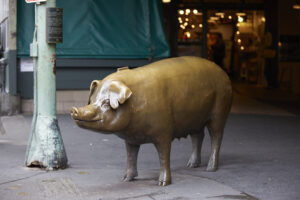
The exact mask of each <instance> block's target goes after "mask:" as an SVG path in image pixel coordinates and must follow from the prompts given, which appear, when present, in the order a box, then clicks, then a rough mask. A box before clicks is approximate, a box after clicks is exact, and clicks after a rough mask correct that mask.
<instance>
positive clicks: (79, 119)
mask: <svg viewBox="0 0 300 200" xmlns="http://www.w3.org/2000/svg"><path fill="white" fill-rule="evenodd" d="M71 116H72V118H73V119H74V120H75V122H76V123H97V122H100V123H103V119H102V118H100V117H99V116H97V117H96V116H81V115H80V114H79V112H78V109H77V108H75V107H73V108H72V110H71ZM90 117H91V118H90ZM89 118H90V119H89Z"/></svg>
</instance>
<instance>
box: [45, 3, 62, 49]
mask: <svg viewBox="0 0 300 200" xmlns="http://www.w3.org/2000/svg"><path fill="white" fill-rule="evenodd" d="M46 34H47V42H48V43H62V42H63V9H62V8H47V16H46Z"/></svg>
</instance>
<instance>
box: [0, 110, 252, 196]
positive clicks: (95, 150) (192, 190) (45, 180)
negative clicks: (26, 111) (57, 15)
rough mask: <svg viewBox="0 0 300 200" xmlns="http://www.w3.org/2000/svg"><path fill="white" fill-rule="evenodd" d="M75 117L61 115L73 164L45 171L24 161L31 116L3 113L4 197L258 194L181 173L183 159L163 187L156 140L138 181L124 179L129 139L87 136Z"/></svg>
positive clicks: (0, 176)
mask: <svg viewBox="0 0 300 200" xmlns="http://www.w3.org/2000/svg"><path fill="white" fill-rule="evenodd" d="M69 118H70V117H69V116H61V117H60V122H61V123H60V124H61V128H62V132H63V136H64V141H65V144H66V148H67V153H68V157H69V165H70V166H69V168H67V169H65V170H58V171H51V172H45V171H43V170H41V169H36V168H26V167H24V166H23V161H24V156H25V150H26V143H27V138H28V133H29V131H30V119H31V117H30V116H27V117H24V116H21V115H20V116H12V117H2V123H3V126H4V129H5V130H6V134H5V135H3V136H1V139H0V149H1V152H0V155H1V161H0V163H1V165H0V166H1V172H0V197H1V198H0V199H1V200H12V199H18V200H19V199H28V200H29V199H30V200H35V199H36V200H40V199H139V200H141V199H145V200H146V199H212V200H214V199H216V200H217V199H224V198H225V199H255V198H252V197H250V196H248V195H246V194H243V193H242V192H239V191H237V190H234V189H232V188H231V187H229V186H226V185H224V184H221V183H219V182H217V181H214V180H212V179H209V178H205V177H203V176H202V175H201V173H199V174H198V175H197V176H194V175H189V174H186V173H183V172H181V169H182V168H185V167H184V166H185V162H186V160H182V161H181V164H180V165H181V166H180V167H178V168H176V169H174V168H173V173H172V175H173V184H172V185H170V186H168V187H160V186H157V179H158V173H159V165H158V158H156V157H157V155H156V152H155V150H154V148H152V146H151V145H145V146H147V147H146V149H148V150H146V152H145V151H144V152H141V154H140V155H141V156H142V157H143V158H140V159H139V161H140V160H142V161H140V162H145V163H143V164H142V166H143V167H140V168H144V169H141V170H139V175H140V176H139V177H138V178H137V180H136V181H134V182H122V181H121V178H122V177H123V172H124V169H125V168H124V167H125V166H126V164H125V161H126V155H125V148H124V144H123V142H122V141H121V140H120V139H118V138H117V137H116V136H114V135H101V134H95V133H88V134H86V135H84V133H85V132H86V131H82V132H83V133H80V132H81V129H78V128H77V127H76V126H75V124H73V123H72V121H71V120H70V119H69ZM74 129H76V131H75V132H74V131H73V130H74ZM77 129H78V130H77ZM144 150H145V149H144ZM177 150H178V149H177ZM150 152H151V153H150ZM180 153H182V152H180ZM175 154H176V152H175ZM141 156H140V157H141ZM175 162H178V161H175ZM191 171H195V170H194V169H191ZM205 173H206V172H205Z"/></svg>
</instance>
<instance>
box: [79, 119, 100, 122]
mask: <svg viewBox="0 0 300 200" xmlns="http://www.w3.org/2000/svg"><path fill="white" fill-rule="evenodd" d="M74 120H75V122H103V119H98V120H81V119H74Z"/></svg>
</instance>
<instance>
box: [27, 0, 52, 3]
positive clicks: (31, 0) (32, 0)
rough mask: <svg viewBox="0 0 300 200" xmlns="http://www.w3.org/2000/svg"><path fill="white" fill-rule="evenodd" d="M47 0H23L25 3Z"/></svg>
mask: <svg viewBox="0 0 300 200" xmlns="http://www.w3.org/2000/svg"><path fill="white" fill-rule="evenodd" d="M45 1H47V0H25V2H26V3H40V2H45Z"/></svg>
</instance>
